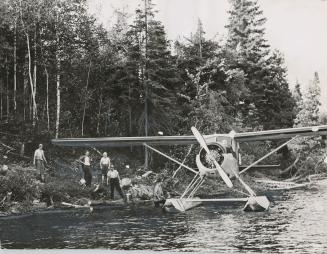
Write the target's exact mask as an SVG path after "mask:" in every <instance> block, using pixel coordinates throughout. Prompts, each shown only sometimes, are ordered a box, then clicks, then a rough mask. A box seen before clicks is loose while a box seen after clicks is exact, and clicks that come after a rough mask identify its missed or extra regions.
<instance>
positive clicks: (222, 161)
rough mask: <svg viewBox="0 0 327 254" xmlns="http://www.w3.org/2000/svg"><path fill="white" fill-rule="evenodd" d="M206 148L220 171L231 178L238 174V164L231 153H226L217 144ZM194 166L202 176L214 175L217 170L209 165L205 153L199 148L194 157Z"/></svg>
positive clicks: (210, 144)
mask: <svg viewBox="0 0 327 254" xmlns="http://www.w3.org/2000/svg"><path fill="white" fill-rule="evenodd" d="M208 148H209V150H210V152H211V154H212V155H213V156H214V158H215V159H216V161H217V162H218V163H219V165H220V166H221V167H222V169H223V170H224V171H225V172H226V173H227V174H228V175H229V176H233V175H234V174H235V173H236V174H237V173H238V163H237V160H236V158H235V157H234V156H233V154H231V153H227V149H226V147H224V146H223V145H222V144H219V143H209V144H208ZM196 164H197V167H198V169H199V170H200V172H201V173H202V174H216V173H217V170H216V168H215V166H214V164H213V163H211V161H210V159H209V157H208V155H207V153H206V151H205V150H204V149H203V148H201V150H200V152H199V154H198V155H197V156H196Z"/></svg>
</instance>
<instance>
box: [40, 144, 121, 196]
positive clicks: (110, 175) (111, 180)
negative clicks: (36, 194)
mask: <svg viewBox="0 0 327 254" xmlns="http://www.w3.org/2000/svg"><path fill="white" fill-rule="evenodd" d="M78 161H79V162H80V163H81V164H82V169H83V173H84V180H85V185H86V186H88V187H91V183H92V167H91V166H92V159H91V157H90V152H89V151H86V152H85V154H84V155H83V156H81V157H80V158H79V160H78ZM33 163H34V165H35V167H36V169H37V170H39V172H40V180H41V181H42V182H44V172H45V163H47V160H46V158H45V155H44V150H43V145H42V144H39V147H38V149H36V150H35V152H34V157H33ZM100 169H101V183H102V184H103V185H110V196H111V199H114V192H115V189H116V190H117V191H118V193H119V194H120V196H121V197H122V198H125V197H124V193H123V191H122V189H121V187H120V177H119V173H118V171H117V170H116V169H114V166H113V164H112V163H111V161H110V158H109V157H108V154H107V153H106V152H104V153H103V156H102V158H101V160H100Z"/></svg>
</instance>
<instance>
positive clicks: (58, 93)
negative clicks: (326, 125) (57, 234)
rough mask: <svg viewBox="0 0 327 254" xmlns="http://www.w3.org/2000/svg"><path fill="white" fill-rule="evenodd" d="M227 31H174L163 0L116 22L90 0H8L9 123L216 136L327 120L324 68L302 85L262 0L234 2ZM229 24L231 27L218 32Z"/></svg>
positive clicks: (7, 130) (9, 130)
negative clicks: (274, 41) (270, 29)
mask: <svg viewBox="0 0 327 254" xmlns="http://www.w3.org/2000/svg"><path fill="white" fill-rule="evenodd" d="M229 3H230V10H229V13H228V15H229V17H228V22H227V24H226V29H227V34H226V36H225V37H224V38H217V39H207V38H206V34H205V27H203V25H202V23H201V20H200V19H199V20H198V25H197V27H195V28H194V33H192V34H190V35H185V37H184V39H180V40H177V41H171V40H168V39H167V35H166V31H165V27H164V26H163V24H162V22H160V21H159V20H158V19H157V17H156V15H157V12H158V11H156V6H155V5H154V4H153V3H152V2H151V0H140V1H139V6H138V8H137V9H136V10H135V13H127V12H126V11H124V10H120V9H117V10H115V13H114V15H115V23H114V24H113V25H112V26H111V27H110V28H109V29H105V28H104V27H103V25H102V24H99V22H98V21H97V20H96V18H95V17H94V16H92V15H91V14H90V13H89V12H88V3H87V1H86V0H55V1H52V0H25V1H22V0H5V1H1V3H0V19H1V21H0V31H1V32H0V74H1V75H0V120H1V123H0V131H1V132H2V134H3V135H5V134H10V135H17V136H18V137H19V139H20V141H21V142H23V143H24V142H27V141H30V140H32V141H35V142H36V143H38V142H41V141H42V142H45V141H44V140H50V138H60V137H98V136H99V137H100V136H143V135H145V136H148V135H159V134H158V133H163V134H164V135H183V134H190V127H191V126H193V125H195V126H197V128H198V129H199V130H201V131H202V132H203V133H205V134H209V133H224V132H229V131H231V130H235V131H237V132H242V131H249V130H251V131H253V130H264V129H277V128H286V127H292V126H305V125H317V124H320V123H322V122H324V121H325V120H324V119H326V117H323V116H322V114H321V113H320V111H319V108H320V101H319V96H320V88H319V85H320V84H319V83H320V82H319V76H318V73H313V78H312V81H311V82H310V84H308V86H307V87H308V88H307V89H305V90H304V89H303V87H304V85H303V84H301V85H300V84H296V85H295V89H293V90H294V91H291V89H290V87H291V84H289V81H288V80H287V68H286V66H285V64H284V58H283V54H282V52H279V51H278V50H276V49H273V48H272V46H271V45H270V44H269V42H268V41H267V39H266V38H265V22H266V18H265V16H264V13H263V12H262V10H261V8H260V6H259V4H258V2H257V1H253V0H244V1H240V0H230V1H229ZM218 32H219V31H218Z"/></svg>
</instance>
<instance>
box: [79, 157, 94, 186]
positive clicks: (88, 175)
mask: <svg viewBox="0 0 327 254" xmlns="http://www.w3.org/2000/svg"><path fill="white" fill-rule="evenodd" d="M79 160H80V162H81V163H82V169H83V173H84V180H85V184H86V186H88V187H90V186H91V182H92V172H91V158H90V152H89V151H86V152H85V155H83V156H82V157H80V159H79Z"/></svg>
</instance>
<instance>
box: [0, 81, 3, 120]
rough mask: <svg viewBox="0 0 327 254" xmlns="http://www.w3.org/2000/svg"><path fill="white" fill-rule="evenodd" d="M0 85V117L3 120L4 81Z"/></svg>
mask: <svg viewBox="0 0 327 254" xmlns="http://www.w3.org/2000/svg"><path fill="white" fill-rule="evenodd" d="M0 82H1V80H0ZM0 85H1V86H0V119H1V120H2V117H3V104H2V101H3V98H2V95H3V84H2V82H1V83H0Z"/></svg>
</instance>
